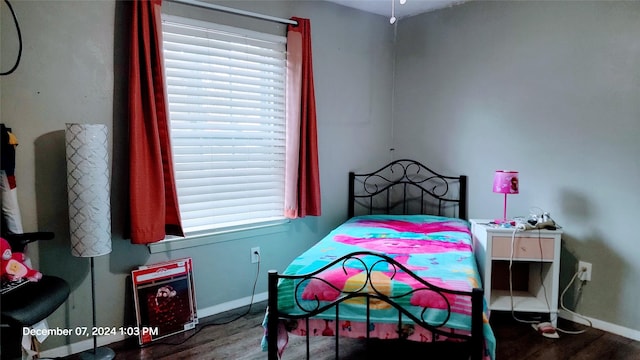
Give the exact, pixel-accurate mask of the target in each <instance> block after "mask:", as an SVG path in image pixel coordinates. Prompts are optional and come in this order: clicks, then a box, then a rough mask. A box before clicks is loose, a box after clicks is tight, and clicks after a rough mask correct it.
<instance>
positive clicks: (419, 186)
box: [348, 159, 467, 220]
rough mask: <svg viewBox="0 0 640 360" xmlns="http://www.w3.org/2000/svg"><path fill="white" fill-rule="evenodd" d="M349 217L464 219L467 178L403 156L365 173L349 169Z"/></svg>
mask: <svg viewBox="0 0 640 360" xmlns="http://www.w3.org/2000/svg"><path fill="white" fill-rule="evenodd" d="M348 214H349V217H350V218H351V217H353V216H355V215H362V214H404V215H408V214H429V215H440V216H449V217H457V218H461V219H465V220H467V177H466V176H465V175H460V176H445V175H440V174H438V173H436V172H434V171H433V170H431V169H429V168H427V167H426V166H424V165H422V164H421V163H419V162H417V161H414V160H408V159H402V160H396V161H393V162H391V163H389V164H388V165H386V166H384V167H382V168H380V169H379V170H376V171H374V172H372V173H368V174H356V173H354V172H349V210H348Z"/></svg>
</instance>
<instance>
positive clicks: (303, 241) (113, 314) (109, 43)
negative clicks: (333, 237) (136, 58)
mask: <svg viewBox="0 0 640 360" xmlns="http://www.w3.org/2000/svg"><path fill="white" fill-rule="evenodd" d="M12 4H13V6H14V9H15V11H16V13H17V16H18V18H19V21H20V26H21V30H22V35H23V40H24V50H23V58H22V62H21V64H20V67H19V68H18V70H17V71H16V72H15V73H14V74H12V75H11V76H6V77H2V80H1V81H2V84H1V87H0V90H1V94H2V99H1V102H0V109H1V110H2V112H1V113H0V120H1V121H2V122H4V123H7V124H8V125H10V126H11V127H13V129H14V132H15V133H16V135H17V136H18V138H19V140H20V146H19V147H18V159H17V179H18V186H19V201H20V204H21V207H22V209H21V210H22V215H23V220H24V225H25V230H26V231H35V230H50V231H55V233H56V235H57V236H56V239H55V241H53V242H50V243H46V244H41V245H40V246H39V247H38V246H32V247H31V248H30V249H29V251H30V253H31V254H32V256H33V257H34V258H35V259H36V260H38V258H39V261H36V264H37V267H38V268H39V269H40V270H42V271H43V272H44V273H46V274H54V275H59V276H62V277H63V278H65V279H67V280H68V281H69V282H70V283H71V286H72V293H71V296H70V298H69V300H68V301H67V302H66V303H65V305H63V306H62V308H61V309H60V310H59V311H57V312H56V313H54V315H52V317H51V318H50V319H49V325H50V326H51V327H60V328H75V327H78V326H89V325H90V321H91V307H90V296H91V287H90V276H89V261H88V260H87V259H81V258H74V257H72V256H71V255H70V250H69V239H68V238H69V235H68V213H67V208H66V201H67V199H66V179H65V172H66V170H65V155H64V143H63V139H64V132H63V131H64V130H63V129H64V124H65V123H66V122H86V123H104V124H107V125H108V126H109V128H110V130H111V136H112V139H111V148H112V158H111V162H112V212H113V217H112V218H113V252H112V253H111V254H109V255H107V256H102V257H98V258H96V283H97V288H96V291H97V299H96V301H97V308H98V311H97V313H98V314H97V322H98V324H99V325H101V326H120V325H122V324H126V323H127V321H130V320H131V319H132V313H133V302H132V299H131V291H130V287H131V286H130V283H129V280H128V278H127V277H128V276H129V274H130V271H131V270H132V269H133V268H134V267H136V266H138V265H143V264H151V263H155V262H158V261H163V260H165V259H169V258H179V257H185V256H190V257H192V258H193V260H194V268H195V272H196V278H195V282H196V292H197V303H198V307H199V308H201V309H205V308H210V307H213V306H215V305H219V304H223V303H225V302H229V301H233V300H236V299H240V298H244V297H248V296H250V295H251V287H252V284H253V279H254V276H255V270H256V267H255V265H254V264H251V263H250V261H249V249H250V248H251V247H252V246H260V247H261V250H262V260H263V262H262V265H261V269H262V271H263V272H262V274H261V276H260V280H259V282H258V286H257V290H256V291H257V292H258V293H261V292H265V291H266V277H267V276H266V271H265V270H267V269H278V270H283V269H284V267H285V266H286V264H287V263H288V262H290V261H291V260H292V259H293V258H294V257H295V256H297V255H298V254H299V253H301V252H302V251H303V250H304V249H306V248H308V247H309V246H310V245H311V244H313V243H314V242H315V241H317V240H318V239H319V238H320V237H321V236H323V235H324V234H326V233H328V232H329V231H330V229H331V228H333V227H334V226H336V225H337V224H338V223H339V222H341V221H343V220H344V219H345V218H346V210H347V204H346V196H347V173H348V171H349V170H369V169H372V168H375V167H378V166H380V165H381V164H383V163H385V162H386V161H388V160H389V159H390V155H389V154H388V151H387V149H388V147H389V146H390V143H391V138H390V135H389V134H390V127H391V124H390V120H389V119H390V118H391V106H390V99H391V96H392V93H391V76H392V56H391V54H392V51H391V49H392V45H393V33H392V31H391V29H390V28H389V27H388V26H385V22H386V20H385V19H384V18H383V17H381V16H375V15H370V14H365V13H362V12H359V11H355V10H349V9H345V8H342V7H339V6H337V5H334V4H330V3H324V2H315V1H309V2H299V1H297V2H295V3H286V2H276V1H269V2H240V1H234V2H233V6H234V7H237V8H246V9H249V10H253V11H257V12H261V13H264V14H269V15H273V16H279V17H284V18H288V17H291V16H300V17H306V18H310V19H311V26H312V34H313V37H312V39H313V52H314V70H315V81H316V101H317V106H318V131H319V135H318V141H319V151H320V156H319V157H320V171H321V179H320V181H321V187H322V201H323V203H322V206H323V215H322V216H321V217H317V218H314V217H311V218H307V219H303V220H296V221H292V222H291V223H290V224H289V226H288V227H285V228H284V229H283V232H280V233H276V234H271V235H267V236H264V237H260V238H249V239H239V240H235V241H227V242H221V243H216V244H213V245H206V246H200V247H196V248H190V249H185V250H180V251H172V252H166V253H160V254H153V255H150V254H149V252H148V250H147V248H146V247H145V246H140V245H135V246H134V245H131V244H130V243H129V242H128V240H125V239H123V235H122V234H123V231H124V230H123V229H124V216H125V213H126V206H127V195H126V172H127V166H128V165H127V156H126V148H127V127H126V79H127V76H128V73H127V56H128V48H127V45H126V36H127V30H126V29H127V21H126V16H127V14H126V10H127V9H128V6H129V4H127V3H124V2H118V3H116V2H114V1H24V0H13V1H12ZM226 5H229V4H228V3H227V4H226ZM165 6H166V9H167V11H171V12H173V13H185V12H191V13H197V14H198V16H199V17H202V18H205V19H206V18H211V19H214V18H217V19H222V21H223V22H230V23H236V24H239V23H245V24H249V26H251V27H254V26H255V27H258V28H265V29H266V30H267V31H280V33H281V34H284V27H283V26H280V25H273V24H269V23H267V24H265V23H260V21H256V20H251V19H247V18H241V17H237V16H233V15H224V16H221V15H220V14H219V13H214V12H209V11H206V10H194V9H191V8H187V7H184V6H181V5H176V4H170V3H168V2H165ZM2 7H3V14H2V27H1V30H2V46H1V47H0V49H1V51H2V68H3V69H4V68H5V67H8V66H10V64H9V63H11V62H12V61H13V55H14V54H15V53H16V51H17V50H16V49H17V41H16V40H15V31H14V30H13V23H12V22H11V21H10V17H9V11H6V10H7V9H5V5H4V4H3V5H2ZM38 254H39V257H38ZM79 340H84V339H79V338H64V337H50V338H49V339H47V340H46V341H45V344H44V349H51V348H54V347H58V346H61V345H64V344H70V343H75V342H78V341H79Z"/></svg>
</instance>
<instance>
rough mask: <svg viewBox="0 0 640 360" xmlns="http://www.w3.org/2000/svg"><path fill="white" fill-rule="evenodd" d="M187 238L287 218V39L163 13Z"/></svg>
mask: <svg viewBox="0 0 640 360" xmlns="http://www.w3.org/2000/svg"><path fill="white" fill-rule="evenodd" d="M162 23H163V37H164V39H163V41H164V57H165V59H164V61H165V72H166V78H167V92H168V97H169V118H170V124H171V141H172V148H173V159H174V163H175V176H176V184H177V191H178V201H179V203H180V213H181V217H182V223H183V227H184V230H185V233H186V234H187V235H189V234H194V233H199V232H203V231H210V230H219V229H222V228H228V227H237V226H242V225H246V224H254V223H261V222H267V221H272V220H277V219H283V218H284V216H283V213H284V211H283V209H284V162H285V115H284V114H285V103H284V98H285V74H286V38H285V37H283V36H274V35H270V34H262V33H257V32H253V31H249V30H246V29H237V28H232V27H227V26H221V25H217V24H212V23H208V22H200V21H195V20H193V19H186V18H180V17H175V16H163V22H162Z"/></svg>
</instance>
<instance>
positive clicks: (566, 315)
mask: <svg viewBox="0 0 640 360" xmlns="http://www.w3.org/2000/svg"><path fill="white" fill-rule="evenodd" d="M559 316H560V317H561V318H563V319H566V320H569V321H573V322H575V323H578V324H582V325H589V323H588V322H587V321H586V320H585V319H584V318H586V319H589V321H591V325H592V326H593V327H594V328H596V329H599V330H603V331H606V332H610V333H612V334H616V335H620V336H624V337H626V338H629V339H631V340H635V341H640V331H638V330H634V329H630V328H627V327H624V326H620V325H616V324H612V323H610V322H606V321H602V320H598V319H594V318H590V317H588V316H583V315H580V316H576V315H575V314H572V313H570V312H568V311H566V310H562V309H561V310H560V311H559ZM581 316H582V317H584V318H581Z"/></svg>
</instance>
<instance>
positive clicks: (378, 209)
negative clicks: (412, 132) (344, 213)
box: [266, 160, 495, 360]
mask: <svg viewBox="0 0 640 360" xmlns="http://www.w3.org/2000/svg"><path fill="white" fill-rule="evenodd" d="M466 188H467V186H466V177H465V176H444V175H440V174H437V173H435V172H433V171H431V170H430V169H428V168H427V167H425V166H424V165H422V164H420V163H418V162H416V161H412V160H396V161H393V162H392V163H390V164H388V165H386V166H384V167H383V168H381V169H379V170H377V171H374V172H372V173H368V174H355V173H353V172H352V173H350V174H349V208H348V215H349V219H348V220H347V221H346V222H345V223H343V224H341V225H340V226H338V227H337V228H336V229H334V230H333V231H332V232H331V233H330V234H328V235H327V236H326V237H324V238H323V239H322V240H321V241H319V242H318V243H317V244H316V245H314V246H313V247H311V248H310V249H309V250H307V251H305V252H304V253H303V254H301V255H300V256H298V257H297V258H296V259H295V260H294V261H293V262H292V263H291V264H289V266H288V267H287V268H286V269H285V271H284V272H283V273H277V272H275V271H271V272H269V300H268V311H267V316H266V345H267V348H268V358H269V359H270V360H275V359H278V357H279V356H282V355H283V352H284V350H285V347H286V343H287V338H288V336H289V334H296V335H301V336H305V337H306V344H307V348H306V353H307V359H308V358H310V354H309V352H310V351H309V342H310V337H311V336H315V335H324V336H334V337H335V339H336V341H335V357H336V358H338V354H339V344H340V342H339V338H340V337H351V338H363V339H367V340H369V339H374V338H377V339H403V340H410V341H415V342H421V343H432V342H436V341H438V342H440V341H446V342H448V343H449V344H454V346H456V348H457V349H460V348H462V349H463V353H464V354H465V356H466V357H469V358H471V359H474V360H480V359H493V358H494V352H495V338H494V336H493V332H492V331H491V327H490V326H489V323H488V320H487V317H486V316H484V300H483V293H482V290H481V288H482V284H481V280H480V275H479V272H478V270H477V267H476V262H475V258H474V256H473V249H472V238H471V234H470V229H469V223H468V222H467V221H466V217H467V203H466V201H467V196H466V195H467V194H466ZM426 214H433V215H426Z"/></svg>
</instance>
